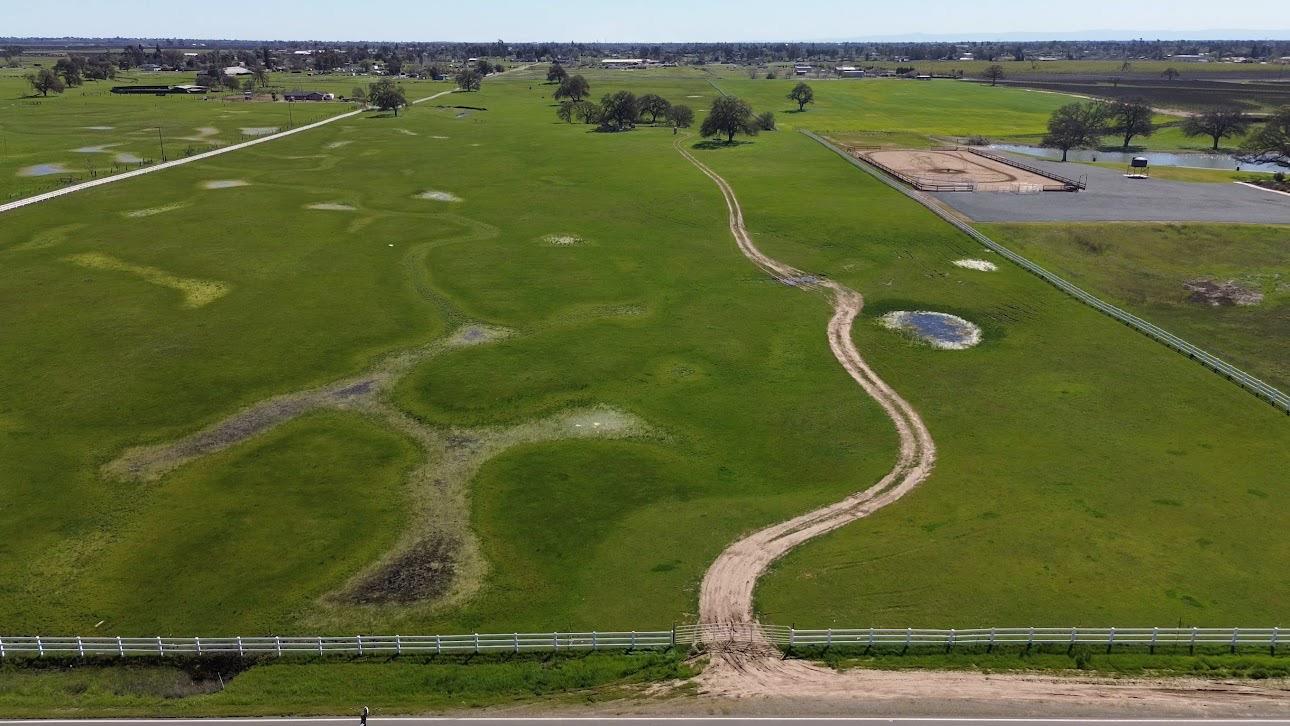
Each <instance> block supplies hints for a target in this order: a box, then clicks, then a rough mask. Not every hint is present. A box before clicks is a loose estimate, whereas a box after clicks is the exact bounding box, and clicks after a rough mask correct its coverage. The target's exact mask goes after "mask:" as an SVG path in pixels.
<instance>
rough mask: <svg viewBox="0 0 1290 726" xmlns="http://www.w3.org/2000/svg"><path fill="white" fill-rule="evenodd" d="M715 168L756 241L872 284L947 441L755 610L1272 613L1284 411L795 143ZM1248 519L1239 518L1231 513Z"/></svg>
mask: <svg viewBox="0 0 1290 726" xmlns="http://www.w3.org/2000/svg"><path fill="white" fill-rule="evenodd" d="M706 158H709V159H710V160H711V163H712V165H713V166H714V168H716V169H717V171H719V172H721V173H722V174H723V175H725V176H726V178H727V179H729V180H730V181H731V183H732V184H733V185H734V187H735V190H736V192H737V193H738V194H739V195H740V198H741V199H742V200H743V203H744V206H745V210H746V218H747V224H748V226H749V228H750V229H751V230H752V231H753V234H754V236H755V238H756V239H757V241H758V243H759V244H760V245H761V246H762V247H763V249H765V250H766V251H767V252H768V253H769V254H771V255H772V256H775V257H777V258H779V259H785V260H790V261H792V262H793V263H794V264H796V265H798V266H800V267H802V268H804V269H806V270H809V271H811V272H816V273H820V274H826V275H828V276H830V277H832V278H835V279H838V280H840V281H843V282H845V283H847V284H849V285H851V286H853V287H855V288H856V289H858V290H860V291H861V292H862V293H864V294H865V295H866V297H867V308H866V310H867V314H866V315H865V316H864V317H863V318H862V319H861V321H860V323H859V324H858V325H857V328H856V330H855V337H856V340H857V343H858V345H859V348H860V350H861V351H864V352H865V354H866V355H867V356H868V359H869V360H870V362H871V363H872V364H873V365H874V366H875V368H876V370H877V371H878V372H879V373H880V374H881V375H883V376H884V377H885V378H886V379H887V381H888V382H889V383H891V384H892V385H893V386H894V387H895V388H896V390H898V391H901V392H902V393H903V394H904V395H905V396H906V397H907V398H908V399H909V400H910V402H911V403H913V405H914V406H915V407H917V408H918V410H919V411H920V413H921V414H922V415H923V417H924V419H925V420H926V422H927V425H928V427H929V429H930V431H931V434H932V436H933V438H934V439H935V440H936V442H937V445H938V462H937V464H936V470H935V472H934V473H933V475H932V476H931V478H930V479H928V480H927V481H926V482H925V483H924V484H922V485H921V487H920V488H919V489H917V490H915V491H914V492H913V493H912V494H910V495H908V496H907V497H906V498H904V499H902V500H901V501H900V502H899V503H898V504H896V505H894V506H891V507H889V508H886V509H883V510H881V511H880V512H878V513H876V514H875V515H873V516H871V517H870V518H868V519H866V520H864V521H861V522H858V523H856V524H852V525H849V526H847V527H845V528H843V529H842V530H840V531H838V532H836V533H834V534H831V535H829V536H827V537H824V538H822V539H820V540H816V541H813V542H811V543H808V544H806V545H803V546H802V547H801V548H799V549H798V550H796V551H794V552H793V553H792V554H790V555H789V556H788V557H786V558H785V559H784V560H783V561H782V562H780V563H779V564H778V565H777V566H776V567H775V569H774V572H772V573H771V575H770V576H769V577H768V578H767V579H766V580H765V581H764V583H763V585H762V586H761V588H760V590H759V591H758V605H759V610H760V612H761V613H762V616H763V617H764V618H766V619H768V620H770V621H772V622H783V623H797V624H798V625H799V626H802V627H806V625H805V624H807V623H810V624H812V625H811V627H825V626H838V627H841V626H848V627H866V626H871V625H873V626H884V627H903V626H912V627H947V626H951V625H953V626H955V627H977V626H990V625H1003V624H1004V623H1008V624H1012V623H1020V624H1022V625H1025V624H1034V623H1041V622H1042V623H1045V624H1061V625H1067V624H1072V625H1090V624H1093V623H1102V624H1111V623H1115V624H1121V623H1123V624H1125V625H1128V624H1134V625H1149V624H1174V623H1176V622H1177V621H1179V620H1182V621H1183V622H1184V623H1189V624H1190V623H1197V624H1214V625H1217V624H1219V623H1233V622H1239V623H1242V624H1245V623H1250V624H1253V623H1259V622H1264V621H1266V620H1269V619H1272V620H1275V619H1276V617H1277V615H1276V613H1277V612H1278V607H1279V606H1278V604H1277V603H1279V602H1281V601H1283V600H1284V598H1285V597H1286V596H1287V594H1290V593H1287V591H1286V590H1285V589H1283V588H1282V586H1281V584H1280V580H1279V578H1276V577H1270V575H1269V573H1270V572H1271V570H1270V569H1268V570H1265V569H1264V568H1265V567H1269V568H1271V567H1285V566H1286V564H1287V563H1288V562H1290V551H1288V550H1287V549H1286V548H1283V547H1277V546H1269V543H1268V541H1267V539H1266V537H1265V536H1264V532H1266V531H1269V529H1270V528H1275V527H1277V525H1276V521H1278V517H1279V514H1278V511H1279V510H1278V508H1279V507H1280V506H1284V503H1285V502H1286V501H1287V499H1290V489H1288V488H1287V487H1286V485H1285V478H1284V476H1283V474H1282V471H1281V470H1282V469H1283V468H1284V466H1285V464H1286V463H1287V457H1286V451H1287V450H1288V449H1287V446H1288V445H1290V429H1287V428H1286V426H1285V416H1284V414H1283V413H1278V412H1277V411H1276V410H1275V409H1273V408H1272V407H1271V406H1268V405H1267V404H1265V403H1262V402H1260V401H1259V400H1258V399H1256V398H1254V397H1252V396H1251V395H1249V394H1248V393H1245V392H1243V391H1241V390H1240V389H1239V388H1237V387H1235V386H1233V385H1232V384H1230V383H1228V382H1227V381H1225V380H1223V379H1222V378H1220V377H1218V376H1215V375H1213V374H1212V373H1209V372H1207V371H1206V370H1205V369H1204V368H1202V367H1200V366H1198V365H1196V364H1195V363H1194V362H1192V361H1190V360H1188V359H1187V358H1185V357H1183V356H1179V355H1177V354H1176V353H1172V352H1170V351H1169V350H1167V349H1165V348H1164V347H1162V346H1160V345H1158V344H1156V343H1153V342H1151V341H1150V340H1148V339H1146V338H1144V337H1142V336H1140V335H1138V334H1136V333H1133V332H1132V331H1130V330H1128V329H1126V328H1124V327H1122V326H1119V325H1116V324H1114V323H1113V322H1111V321H1109V320H1108V319H1106V318H1104V317H1102V316H1101V315H1099V314H1098V313H1096V312H1094V311H1093V310H1091V309H1089V308H1087V307H1084V306H1082V305H1080V304H1078V303H1076V302H1075V301H1074V300H1072V299H1070V298H1068V297H1066V296H1064V295H1062V294H1060V293H1059V292H1057V291H1056V290H1055V289H1053V288H1050V287H1047V286H1045V285H1044V284H1042V283H1041V282H1039V281H1037V280H1036V279H1035V278H1033V277H1031V276H1029V275H1028V274H1026V273H1024V272H1022V271H1021V270H1020V269H1017V268H1014V267H1012V266H1009V265H1007V264H1006V263H1005V262H1004V261H1003V260H1001V259H998V258H994V259H996V261H997V262H998V263H999V264H1000V268H999V271H998V272H992V273H983V272H976V271H971V270H962V269H959V268H957V267H954V266H953V265H952V264H951V263H952V261H953V260H955V259H960V258H984V259H992V256H991V255H990V254H989V253H988V252H986V251H985V250H982V249H981V248H979V247H976V246H975V245H974V244H972V243H971V242H970V241H969V240H968V239H966V238H964V237H962V236H960V235H958V234H955V233H954V232H953V231H952V230H951V229H950V228H949V227H947V226H945V225H944V224H943V223H941V222H939V221H938V220H937V219H936V218H935V217H933V216H932V215H931V214H930V213H929V212H926V211H925V210H923V209H922V208H920V207H917V206H915V205H912V204H911V203H908V202H907V201H906V200H905V199H904V198H902V197H901V196H899V195H898V194H897V193H896V192H894V191H892V190H890V189H888V188H887V187H886V186H885V185H882V184H881V183H880V182H878V181H876V180H874V179H872V178H871V177H869V176H867V175H865V174H863V173H862V172H860V171H859V170H857V169H855V168H854V167H852V166H851V165H850V164H848V163H846V161H845V160H843V159H840V158H838V157H836V156H835V155H833V154H831V152H828V151H827V150H825V149H824V148H823V147H820V146H819V145H817V144H815V143H814V142H811V141H810V140H809V139H806V138H804V137H802V136H800V135H796V134H785V133H780V134H777V135H774V136H768V137H761V138H759V139H758V140H757V142H756V143H755V144H748V145H744V146H740V147H736V148H731V149H723V150H720V151H714V152H708V153H707V156H706ZM789 178H791V179H792V180H793V181H792V183H791V184H787V183H785V181H784V180H785V179H789ZM893 309H905V310H939V311H945V312H950V313H954V314H957V315H960V316H962V317H965V318H967V319H969V320H973V321H975V322H976V323H978V324H979V325H980V326H981V327H982V329H983V331H984V337H985V340H984V342H983V343H982V344H981V345H980V346H979V347H977V348H974V349H971V350H968V351H962V352H949V351H939V350H934V349H931V348H927V347H924V346H919V345H913V344H910V343H909V342H908V341H906V340H905V339H903V338H902V337H901V336H899V335H894V334H892V333H891V332H890V331H887V330H885V329H883V328H881V327H880V326H879V325H878V324H877V323H876V320H875V318H876V317H877V316H878V315H880V314H882V313H884V312H886V311H889V310H893ZM1023 402H1024V403H1023ZM1238 431H1240V432H1241V433H1239V434H1238V433H1237V432H1238ZM1276 502H1281V504H1276ZM1237 510H1239V511H1240V512H1241V515H1240V516H1241V518H1242V521H1243V522H1244V523H1246V524H1247V525H1248V528H1247V527H1245V526H1243V527H1241V528H1239V529H1238V528H1233V527H1231V526H1230V522H1231V518H1232V517H1233V516H1236V515H1235V512H1236V511H1237ZM1274 561H1275V562H1276V563H1278V564H1274ZM951 621H952V622H951Z"/></svg>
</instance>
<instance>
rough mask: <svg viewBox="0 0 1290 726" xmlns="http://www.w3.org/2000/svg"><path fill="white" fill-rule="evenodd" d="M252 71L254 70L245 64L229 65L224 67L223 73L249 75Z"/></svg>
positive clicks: (227, 74)
mask: <svg viewBox="0 0 1290 726" xmlns="http://www.w3.org/2000/svg"><path fill="white" fill-rule="evenodd" d="M252 73H254V71H252V70H251V69H250V68H247V67H246V66H229V67H228V68H225V69H224V75H226V76H249V75H251V74H252Z"/></svg>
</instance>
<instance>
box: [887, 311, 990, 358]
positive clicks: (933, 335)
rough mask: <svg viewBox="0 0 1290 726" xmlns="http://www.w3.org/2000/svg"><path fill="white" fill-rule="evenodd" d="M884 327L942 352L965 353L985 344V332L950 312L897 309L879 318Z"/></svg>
mask: <svg viewBox="0 0 1290 726" xmlns="http://www.w3.org/2000/svg"><path fill="white" fill-rule="evenodd" d="M879 321H880V322H881V323H882V325H883V327H886V328H890V329H891V330H900V331H903V332H905V333H908V334H910V335H913V336H914V337H916V338H918V339H920V340H922V341H923V342H925V343H928V344H929V345H931V346H932V347H934V348H940V349H942V350H963V349H964V348H971V347H972V346H974V345H976V344H977V343H980V342H981V329H980V328H978V327H977V326H976V325H974V324H972V323H970V322H968V321H967V320H964V319H963V318H960V317H959V316H957V315H950V314H949V313H937V312H932V311H929V310H896V311H894V312H890V313H887V314H886V315H883V316H882V317H881V318H879Z"/></svg>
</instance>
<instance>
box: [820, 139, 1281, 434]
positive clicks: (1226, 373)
mask: <svg viewBox="0 0 1290 726" xmlns="http://www.w3.org/2000/svg"><path fill="white" fill-rule="evenodd" d="M802 133H803V134H805V135H806V136H807V137H809V138H811V139H813V140H815V141H817V142H819V143H820V144H821V145H823V146H824V147H825V148H827V149H829V150H831V151H833V152H834V153H836V154H838V155H839V156H841V157H842V158H843V159H846V160H847V161H849V162H850V163H851V164H852V165H854V166H856V167H857V168H859V169H860V170H861V171H864V172H865V173H866V174H869V175H870V176H872V177H874V178H875V179H878V180H879V181H881V182H882V183H884V184H886V185H887V186H889V187H891V188H893V189H895V190H896V191H898V192H900V193H902V194H904V195H905V196H907V197H909V198H911V199H913V200H914V201H916V202H918V203H919V204H922V205H923V206H925V207H927V208H928V209H930V210H931V211H932V213H933V214H935V215H936V216H938V217H940V218H941V219H943V220H945V221H946V222H949V223H950V224H952V225H954V226H955V227H957V228H958V229H959V230H960V231H962V232H963V233H964V234H966V235H968V236H969V237H971V238H972V239H974V240H976V241H977V242H980V243H981V244H983V245H985V246H986V247H988V248H989V249H991V250H994V251H995V252H998V253H999V254H1000V255H1002V256H1003V257H1005V258H1007V259H1008V260H1010V261H1012V262H1014V263H1016V264H1017V265H1018V266H1020V267H1021V268H1022V269H1024V270H1026V271H1027V272H1030V273H1032V274H1034V275H1036V276H1037V277H1039V278H1040V279H1042V280H1044V281H1045V282H1047V283H1049V284H1050V285H1052V286H1053V287H1056V288H1057V289H1058V290H1061V291H1062V292H1064V293H1066V294H1067V295H1070V296H1071V297H1073V298H1075V299H1076V300H1079V301H1080V302H1082V303H1084V304H1085V305H1088V306H1089V307H1091V308H1093V309H1095V310H1097V311H1099V312H1102V313H1104V314H1106V315H1108V316H1110V317H1112V318H1114V319H1116V320H1118V321H1120V322H1122V323H1124V324H1125V325H1127V326H1129V327H1131V328H1133V329H1134V330H1137V331H1138V332H1140V333H1142V334H1144V335H1146V336H1147V337H1150V338H1152V339H1154V340H1156V341H1157V342H1160V343H1163V344H1165V345H1166V346H1169V347H1170V348H1173V349H1174V350H1176V351H1178V352H1179V353H1182V354H1183V355H1185V356H1187V357H1188V358H1191V359H1192V360H1194V361H1197V362H1198V363H1200V364H1201V365H1203V366H1205V367H1206V368H1209V369H1210V370H1212V371H1214V372H1215V373H1217V374H1219V375H1221V376H1223V377H1224V378H1226V379H1228V380H1229V381H1231V382H1233V383H1235V384H1236V385H1238V386H1240V387H1241V388H1244V389H1245V390H1247V391H1249V392H1250V393H1253V394H1254V395H1256V396H1258V397H1259V398H1262V399H1263V400H1265V401H1267V402H1268V403H1271V404H1272V405H1273V406H1276V407H1277V408H1278V409H1280V410H1282V411H1284V412H1285V413H1286V414H1287V415H1290V394H1287V393H1285V392H1284V391H1282V390H1280V389H1278V388H1276V387H1275V386H1273V385H1272V384H1270V383H1267V382H1265V381H1263V380H1261V379H1259V378H1256V377H1254V376H1252V375H1250V374H1249V373H1246V372H1245V371H1243V370H1241V369H1240V368H1237V367H1236V366H1234V365H1232V364H1231V363H1228V362H1227V361H1225V360H1223V359H1221V358H1219V357H1218V356H1216V355H1213V354H1211V353H1209V352H1207V351H1205V350H1202V349H1201V348H1199V347H1197V346H1195V345H1192V344H1191V343H1188V342H1187V341H1185V340H1183V339H1182V338H1179V337H1178V336H1176V335H1174V334H1173V333H1170V332H1169V331H1167V330H1165V329H1163V328H1161V327H1159V326H1157V325H1155V324H1153V323H1149V322H1147V321H1146V320H1143V319H1142V318H1140V317H1138V316H1136V315H1134V314H1133V313H1130V312H1127V311H1125V310H1121V309H1120V308H1118V307H1116V306H1114V305H1111V304H1110V303H1108V302H1105V301H1103V300H1101V299H1100V298H1098V297H1096V296H1094V295H1093V294H1091V293H1089V292H1086V291H1084V290H1082V289H1080V288H1079V287H1076V286H1075V285H1073V284H1071V283H1070V282H1067V281H1066V280H1064V279H1062V278H1061V277H1058V276H1057V275H1055V274H1053V273H1051V272H1049V271H1048V270H1046V269H1044V268H1042V267H1040V266H1039V265H1036V264H1035V263H1033V262H1031V261H1030V260H1028V259H1026V258H1025V257H1022V256H1021V255H1019V254H1017V253H1016V252H1013V251H1012V250H1010V249H1008V248H1007V247H1004V246H1003V245H1001V244H999V243H998V242H995V241H994V240H992V239H990V238H989V237H987V236H985V235H984V234H982V233H981V232H980V231H978V230H977V229H976V228H975V227H973V226H972V225H970V224H968V223H967V222H964V221H963V220H961V219H959V218H958V217H956V216H954V215H953V214H951V213H950V212H948V211H946V210H945V209H944V208H943V207H941V206H940V205H939V204H937V203H936V202H935V201H934V200H932V199H930V198H929V197H927V196H926V195H924V194H922V193H920V192H918V191H917V190H914V189H910V188H908V187H906V186H904V185H903V184H901V183H900V182H898V181H895V180H893V179H891V178H890V177H888V176H886V175H885V174H883V173H882V172H881V171H879V170H877V169H875V168H873V167H872V166H870V162H868V161H867V160H861V159H857V158H855V157H854V156H852V155H850V154H848V153H846V151H844V150H842V149H840V148H838V147H837V146H835V145H834V144H833V143H831V142H830V141H829V140H828V139H825V138H823V137H822V136H819V135H817V134H814V133H812V132H810V131H805V130H803V131H802Z"/></svg>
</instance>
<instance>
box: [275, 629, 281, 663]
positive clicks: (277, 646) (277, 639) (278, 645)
mask: <svg viewBox="0 0 1290 726" xmlns="http://www.w3.org/2000/svg"><path fill="white" fill-rule="evenodd" d="M273 647H274V648H275V649H276V650H277V652H278V657H279V658H281V657H282V638H281V636H277V635H275V636H273Z"/></svg>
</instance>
